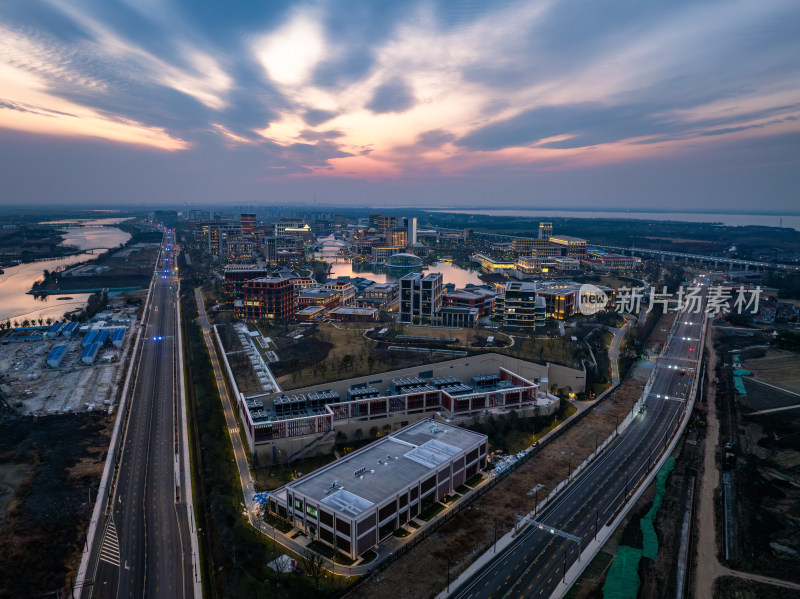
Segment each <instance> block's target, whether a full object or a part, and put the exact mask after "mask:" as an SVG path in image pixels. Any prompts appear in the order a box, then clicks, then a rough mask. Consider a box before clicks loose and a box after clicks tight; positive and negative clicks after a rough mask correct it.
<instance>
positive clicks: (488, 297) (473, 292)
mask: <svg viewBox="0 0 800 599" xmlns="http://www.w3.org/2000/svg"><path fill="white" fill-rule="evenodd" d="M496 295H497V294H496V293H494V292H493V291H488V290H485V289H479V288H478V289H455V290H453V291H445V292H444V293H442V306H443V307H452V308H475V309H476V310H477V311H478V314H491V313H492V308H493V306H494V298H495V296H496Z"/></svg>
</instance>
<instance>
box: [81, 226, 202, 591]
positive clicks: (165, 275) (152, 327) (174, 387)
mask: <svg viewBox="0 0 800 599" xmlns="http://www.w3.org/2000/svg"><path fill="white" fill-rule="evenodd" d="M176 256H177V252H176V250H175V248H174V247H173V245H172V233H170V232H167V233H166V234H165V237H164V242H163V245H162V248H161V253H160V254H159V259H158V265H157V269H156V272H155V273H154V281H153V286H152V297H151V301H150V304H149V308H148V310H147V313H146V314H144V315H143V318H142V326H143V327H144V329H143V331H142V332H141V334H142V339H141V354H140V357H139V362H138V364H136V365H135V366H134V368H135V370H134V377H135V378H134V382H133V391H132V395H131V403H130V411H129V415H128V421H127V424H126V426H125V436H124V440H123V448H122V454H121V460H120V463H119V466H118V470H117V479H116V486H115V491H114V495H113V496H112V497H111V498H110V499H109V502H110V503H111V510H110V516H109V517H107V518H106V521H105V525H104V526H98V527H97V533H96V538H95V542H94V543H93V547H92V555H91V556H90V563H91V564H93V568H94V576H93V584H92V585H91V586H89V587H87V589H86V590H87V591H89V592H88V596H90V597H98V598H106V597H137V598H138V597H153V598H156V597H164V598H167V597H169V598H174V597H193V596H194V589H195V587H194V581H195V573H194V571H193V567H192V550H191V544H190V528H189V521H188V519H189V517H190V516H189V514H188V513H187V508H186V505H185V503H184V501H185V500H186V498H185V497H183V496H182V495H183V493H184V489H183V488H182V487H183V485H181V484H180V481H183V480H184V476H183V475H184V473H183V464H184V454H183V451H184V448H183V445H182V443H180V436H179V435H180V432H181V431H180V428H179V427H180V417H181V413H180V412H179V410H182V409H183V405H182V403H181V402H180V401H178V398H179V397H180V393H179V392H178V368H179V367H180V366H179V365H180V364H181V361H180V359H179V358H180V356H179V355H178V351H177V350H178V339H177V309H178V305H177V288H178V283H177V274H176V272H175V271H174V268H175V257H176Z"/></svg>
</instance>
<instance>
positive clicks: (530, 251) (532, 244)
mask: <svg viewBox="0 0 800 599" xmlns="http://www.w3.org/2000/svg"><path fill="white" fill-rule="evenodd" d="M551 247H552V246H551V245H550V242H549V241H547V240H546V239H534V238H533V237H528V238H525V239H514V240H513V241H512V242H511V251H512V252H514V254H515V255H517V256H533V255H535V254H536V252H537V250H542V249H546V248H551ZM553 251H554V252H555V255H560V252H559V251H558V250H557V249H554V250H553ZM540 257H543V256H540Z"/></svg>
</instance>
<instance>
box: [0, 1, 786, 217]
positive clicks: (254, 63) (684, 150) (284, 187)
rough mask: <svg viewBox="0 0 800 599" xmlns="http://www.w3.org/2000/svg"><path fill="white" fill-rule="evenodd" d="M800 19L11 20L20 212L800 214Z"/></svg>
mask: <svg viewBox="0 0 800 599" xmlns="http://www.w3.org/2000/svg"><path fill="white" fill-rule="evenodd" d="M798 10H800V9H798V7H797V6H796V5H794V4H792V3H789V2H777V1H776V2H767V3H745V2H733V3H727V2H726V3H722V2H706V3H702V4H700V5H698V4H694V3H678V4H671V5H669V6H666V7H665V6H659V7H655V6H650V5H644V6H627V5H625V4H624V3H621V2H620V3H611V4H607V5H604V6H603V7H594V6H584V5H581V6H577V5H575V4H573V3H570V2H507V3H502V4H497V3H493V4H491V5H483V4H481V3H473V2H442V3H430V2H404V3H393V4H392V5H391V6H390V7H389V6H379V5H373V4H371V3H366V2H364V3H347V4H344V3H341V4H336V3H319V2H316V3H315V2H307V3H284V4H281V5H276V4H273V3H270V6H269V7H265V6H243V7H238V8H237V10H236V11H232V10H230V9H227V10H226V9H225V8H224V7H222V6H217V5H214V4H212V3H209V4H198V3H188V2H180V1H172V2H166V3H163V2H158V3H157V2H136V3H134V2H130V3H126V2H123V3H118V4H115V5H113V6H109V5H106V4H105V3H100V2H92V1H84V2H74V3H69V4H59V3H56V2H44V1H41V2H32V3H25V4H21V5H9V6H5V7H3V8H2V9H0V14H2V17H3V18H2V23H3V24H2V25H0V33H2V35H0V40H1V41H0V73H2V74H1V75H0V78H2V80H3V81H4V86H3V88H4V89H3V91H2V92H0V157H1V158H2V161H3V167H2V170H1V171H0V172H2V175H3V179H4V182H5V185H4V192H3V195H2V196H0V204H7V205H11V204H26V203H27V204H30V203H65V204H66V203H73V204H74V203H81V204H84V203H85V204H93V203H94V204H101V205H107V204H116V203H136V202H140V203H152V204H158V203H174V202H184V201H192V202H197V203H212V202H216V203H218V204H220V205H222V206H224V205H226V204H231V205H235V204H249V203H256V202H258V203H260V202H267V203H269V204H277V205H280V204H283V203H295V204H296V203H313V202H314V200H315V198H316V200H317V201H318V202H319V203H320V204H363V205H365V206H368V205H380V204H381V203H382V202H391V203H393V204H395V205H397V204H404V205H423V206H424V205H431V206H434V205H436V206H459V207H465V208H469V207H476V208H477V207H486V206H488V205H492V206H499V205H502V206H507V207H520V208H524V207H527V206H533V207H541V206H543V205H547V204H550V203H553V202H558V207H559V208H585V207H590V206H592V205H595V204H596V205H602V206H603V207H604V208H606V209H607V208H609V207H619V208H630V209H636V208H641V207H646V208H648V209H653V208H658V207H661V206H664V207H666V206H669V207H671V208H673V209H676V210H683V209H692V210H698V209H701V210H707V211H709V212H713V211H715V210H747V209H752V207H753V206H757V208H758V210H759V211H776V212H781V211H785V212H789V211H791V210H792V208H794V205H795V199H794V195H793V190H794V189H796V186H797V183H798V175H797V172H798V171H799V169H798V168H797V162H798V158H799V157H800V156H798V148H800V143H798V141H800V136H799V135H798V134H799V133H800V118H798V117H800V109H798V107H799V106H800V76H798V75H800V72H798V66H797V64H796V61H794V60H793V58H794V57H795V56H796V55H797V53H798V50H800V48H798V45H800V42H798V40H797V36H796V35H795V32H794V31H793V28H792V26H791V23H793V22H796V19H797V17H798Z"/></svg>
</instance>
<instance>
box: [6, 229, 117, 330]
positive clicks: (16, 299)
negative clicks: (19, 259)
mask: <svg viewBox="0 0 800 599" xmlns="http://www.w3.org/2000/svg"><path fill="white" fill-rule="evenodd" d="M124 220H127V219H125V218H101V219H95V220H70V221H52V222H48V223H46V224H55V225H67V226H65V228H64V229H63V230H64V231H65V232H66V234H65V235H64V241H63V242H62V245H72V246H76V247H78V248H79V249H91V248H111V247H116V246H118V245H120V244H121V243H126V242H127V241H128V240H129V239H130V238H131V236H130V235H129V234H128V233H126V232H125V231H123V230H122V229H119V228H117V227H112V226H108V225H116V224H119V223H121V222H122V221H124ZM101 253H102V252H99V253H98V252H92V253H89V252H86V253H82V254H76V255H74V256H65V257H63V258H56V259H54V260H43V261H41V262H30V263H27V264H20V265H19V266H10V267H8V268H4V269H3V270H4V271H5V272H4V273H3V274H2V275H0V321H2V322H5V321H6V320H10V321H11V322H12V323H13V322H14V321H15V320H16V321H17V322H19V323H20V324H21V323H22V321H23V320H25V319H28V320H33V319H39V318H42V319H47V318H53V319H59V318H61V317H62V316H64V314H65V313H66V312H71V311H72V310H76V309H78V308H82V307H83V306H85V305H86V302H87V300H88V299H89V294H88V293H73V292H69V293H67V292H65V293H63V294H62V295H46V296H44V298H43V299H35V298H34V297H33V296H32V295H30V294H28V292H29V291H30V290H31V287H32V286H33V284H34V283H35V282H36V281H40V280H41V279H42V278H43V275H44V271H45V270H49V271H54V270H61V269H63V268H66V267H67V266H71V265H72V264H77V263H78V262H86V261H87V260H92V259H93V258H97V256H99V255H100V254H101Z"/></svg>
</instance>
